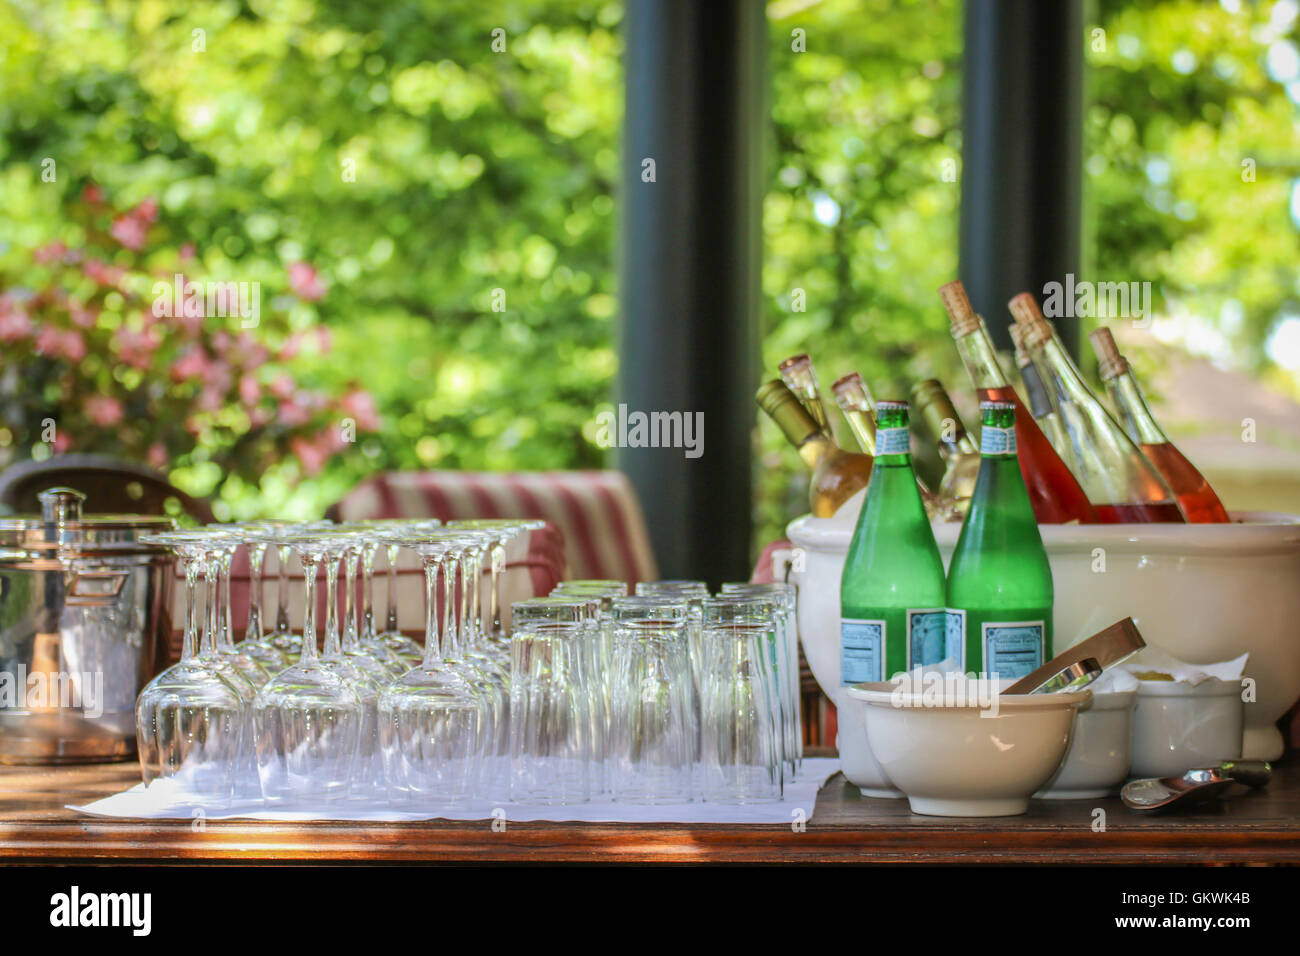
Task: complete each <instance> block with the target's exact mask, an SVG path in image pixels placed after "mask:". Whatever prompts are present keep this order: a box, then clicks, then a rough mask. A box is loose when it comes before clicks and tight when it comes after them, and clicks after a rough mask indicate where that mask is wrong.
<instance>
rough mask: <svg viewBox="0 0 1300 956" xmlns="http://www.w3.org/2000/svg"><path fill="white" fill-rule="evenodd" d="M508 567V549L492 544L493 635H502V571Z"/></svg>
mask: <svg viewBox="0 0 1300 956" xmlns="http://www.w3.org/2000/svg"><path fill="white" fill-rule="evenodd" d="M505 567H506V549H505V546H504V545H501V544H494V545H493V546H492V596H491V601H492V606H491V607H492V636H493V637H500V636H501V631H502V626H501V573H502V572H503V571H504V570H505Z"/></svg>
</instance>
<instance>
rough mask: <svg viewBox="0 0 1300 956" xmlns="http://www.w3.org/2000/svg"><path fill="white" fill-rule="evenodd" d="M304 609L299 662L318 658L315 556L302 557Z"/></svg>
mask: <svg viewBox="0 0 1300 956" xmlns="http://www.w3.org/2000/svg"><path fill="white" fill-rule="evenodd" d="M301 560H302V578H303V600H304V604H303V610H302V656H301V657H300V658H299V662H302V661H314V660H316V657H317V655H316V571H317V568H318V563H317V562H316V560H315V559H313V558H302V559H301Z"/></svg>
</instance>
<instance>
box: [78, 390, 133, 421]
mask: <svg viewBox="0 0 1300 956" xmlns="http://www.w3.org/2000/svg"><path fill="white" fill-rule="evenodd" d="M123 414H124V413H123V410H122V403H121V402H119V401H118V400H117V399H116V398H112V397H110V396H108V395H92V396H91V397H90V398H88V399H86V416H87V417H88V418H89V419H90V420H91V421H92V422H93V423H94V424H96V425H98V426H99V427H100V428H107V427H108V426H109V425H116V424H117V423H118V422H120V421H121V420H122V416H123Z"/></svg>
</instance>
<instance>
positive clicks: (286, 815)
mask: <svg viewBox="0 0 1300 956" xmlns="http://www.w3.org/2000/svg"><path fill="white" fill-rule="evenodd" d="M839 769H840V761H839V759H838V758H833V757H808V758H805V759H804V762H803V766H802V769H801V772H800V774H799V779H798V780H797V781H795V782H794V783H787V784H786V787H785V797H784V799H782V800H781V801H780V802H779V803H756V804H750V805H746V806H733V805H731V804H721V803H687V804H681V805H674V806H657V807H651V806H638V805H636V804H628V803H615V802H613V801H612V800H610V799H608V798H603V799H600V800H593V801H591V802H589V803H582V804H574V805H570V806H536V805H533V806H530V805H526V804H515V803H510V802H508V801H500V802H495V803H493V802H487V801H484V802H482V803H478V804H472V805H470V806H467V807H463V808H458V809H456V810H452V811H446V810H437V811H430V812H407V811H401V810H394V809H392V808H391V807H388V806H387V805H385V804H382V803H376V804H373V805H367V804H364V803H355V804H350V803H348V804H342V805H330V806H328V807H323V808H321V807H316V808H313V807H306V806H284V807H279V808H277V809H275V810H268V809H267V808H266V806H265V804H263V803H262V802H261V801H260V800H256V801H253V800H246V801H241V802H236V803H232V804H228V805H226V806H212V805H210V804H207V803H205V801H204V800H203V798H202V797H201V796H199V795H196V794H195V793H193V792H192V791H187V790H186V789H185V788H183V787H181V786H174V785H172V783H171V781H169V780H159V781H155V782H154V783H153V785H151V786H150V787H148V788H146V787H145V786H144V784H142V783H141V784H136V785H135V786H134V787H132V788H131V789H130V790H125V791H123V792H122V793H118V794H114V795H113V796H111V797H105V798H104V799H102V800H96V801H95V802H94V803H88V804H86V805H85V806H74V805H71V804H70V805H69V806H68V809H69V810H76V811H78V812H80V813H86V814H90V815H91V816H98V817H131V818H135V819H146V820H193V819H198V818H202V819H207V820H228V819H234V818H238V817H243V818H247V819H253V820H273V821H284V822H308V821H312V820H365V821H371V822H391V821H409V820H435V819H441V820H491V819H493V818H494V817H500V816H501V815H502V814H503V813H504V816H505V819H506V820H507V821H513V822H516V823H529V822H533V821H541V820H547V821H576V822H583V823H767V824H771V823H785V824H789V823H793V822H795V821H807V820H809V819H811V818H812V815H813V811H814V809H815V807H816V803H817V791H818V790H820V789H821V787H822V784H824V783H825V782H826V780H827V779H828V778H829V777H830V776H831V775H832V774H834V773H835V772H836V771H838V770H839Z"/></svg>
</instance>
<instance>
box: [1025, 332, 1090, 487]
mask: <svg viewBox="0 0 1300 956" xmlns="http://www.w3.org/2000/svg"><path fill="white" fill-rule="evenodd" d="M1010 332H1011V341H1012V343H1013V344H1014V345H1015V347H1016V368H1017V370H1019V372H1020V380H1021V381H1022V382H1024V385H1025V394H1026V395H1028V396H1029V412H1030V414H1032V415H1033V416H1034V419H1035V421H1037V422H1038V427H1039V428H1040V429H1041V430H1042V432H1043V434H1044V435H1046V436H1047V440H1048V441H1050V442H1051V443H1052V447H1053V448H1055V449H1056V452H1057V454H1058V455H1060V456H1061V460H1062V461H1063V462H1065V467H1067V468H1069V469H1070V473H1071V474H1074V473H1075V472H1076V471H1078V468H1079V465H1078V462H1077V461H1076V460H1075V454H1074V447H1073V446H1072V445H1071V444H1070V442H1069V440H1068V439H1067V438H1066V437H1065V428H1064V426H1062V425H1061V416H1060V415H1059V414H1057V412H1056V404H1055V403H1054V402H1053V401H1052V396H1051V395H1050V394H1049V393H1048V391H1047V386H1046V385H1044V384H1043V379H1042V377H1041V376H1040V375H1039V374H1038V369H1037V368H1035V367H1034V363H1033V362H1032V361H1031V360H1030V358H1029V353H1028V352H1026V351H1025V342H1024V327H1023V326H1022V325H1020V324H1019V323H1017V322H1012V323H1011V325H1010Z"/></svg>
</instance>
